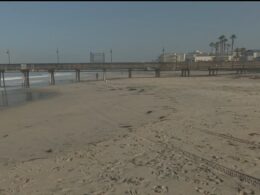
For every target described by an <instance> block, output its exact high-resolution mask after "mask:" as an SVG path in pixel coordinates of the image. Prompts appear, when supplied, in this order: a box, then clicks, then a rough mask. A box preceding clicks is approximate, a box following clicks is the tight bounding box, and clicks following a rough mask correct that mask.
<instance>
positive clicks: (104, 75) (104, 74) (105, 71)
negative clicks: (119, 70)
mask: <svg viewBox="0 0 260 195" xmlns="http://www.w3.org/2000/svg"><path fill="white" fill-rule="evenodd" d="M106 73H107V70H106V69H103V81H105V80H106V76H107V75H106Z"/></svg>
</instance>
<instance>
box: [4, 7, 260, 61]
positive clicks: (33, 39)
mask: <svg viewBox="0 0 260 195" xmlns="http://www.w3.org/2000/svg"><path fill="white" fill-rule="evenodd" d="M0 5H1V6H0V24H1V27H2V28H1V35H2V36H1V37H0V43H1V44H0V63H7V62H8V56H7V54H6V53H5V52H6V49H9V50H10V54H11V63H36V62H38V63H45V62H51V63H52V62H56V49H57V48H59V51H60V62H65V63H66V62H67V63H70V62H89V53H90V51H92V52H105V54H106V61H110V53H109V51H110V49H112V50H113V61H115V62H119V61H152V60H155V59H156V58H157V57H158V56H159V55H160V54H161V52H162V48H163V47H164V48H165V52H191V51H194V50H201V51H205V52H209V51H210V47H209V43H210V42H212V41H213V42H215V41H217V38H218V37H219V36H220V35H222V34H224V35H226V36H227V38H229V37H230V35H231V34H236V35H237V39H236V40H235V47H245V48H248V49H259V48H260V46H259V45H260V41H259V34H260V24H259V22H258V19H259V18H260V11H259V10H260V3H259V2H19V3H18V2H1V3H0Z"/></svg>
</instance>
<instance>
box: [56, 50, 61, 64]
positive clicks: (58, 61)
mask: <svg viewBox="0 0 260 195" xmlns="http://www.w3.org/2000/svg"><path fill="white" fill-rule="evenodd" d="M56 53H57V64H59V63H60V56H59V48H57V50H56Z"/></svg>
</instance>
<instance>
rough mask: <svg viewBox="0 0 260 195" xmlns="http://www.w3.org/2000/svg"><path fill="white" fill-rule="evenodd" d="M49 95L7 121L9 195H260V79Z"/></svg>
mask: <svg viewBox="0 0 260 195" xmlns="http://www.w3.org/2000/svg"><path fill="white" fill-rule="evenodd" d="M44 90H48V91H53V92H54V91H55V92H57V93H58V94H59V95H57V96H55V97H52V98H50V99H44V100H39V101H35V102H30V103H28V104H25V105H21V106H18V107H12V108H9V109H6V110H3V111H1V112H0V173H1V174H0V194H8V195H9V194H26V195H27V194H44V195H47V194H82V195H83V194H85V195H86V194H88V195H92V194H93V195H98V194H100V195H101V194H111V195H114V194H118V195H121V194H128V195H137V194H138V195H140V194H141V195H143V194H144V195H146V194H147V195H150V194H170V195H173V194H174V195H175V194H179V195H181V194H182V195H190V194H211V195H213V194H217V195H220V194H225V195H232V194H260V182H259V178H260V130H259V127H260V120H259V119H260V104H259V100H260V79H253V78H249V77H235V76H218V77H172V78H133V79H119V80H108V81H107V82H103V81H97V82H81V83H74V84H68V85H66V86H51V87H47V88H45V89H44ZM243 180H244V181H243Z"/></svg>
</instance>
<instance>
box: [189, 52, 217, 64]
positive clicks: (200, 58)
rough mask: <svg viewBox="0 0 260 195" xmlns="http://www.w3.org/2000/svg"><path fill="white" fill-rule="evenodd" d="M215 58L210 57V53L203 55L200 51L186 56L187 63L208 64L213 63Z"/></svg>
mask: <svg viewBox="0 0 260 195" xmlns="http://www.w3.org/2000/svg"><path fill="white" fill-rule="evenodd" d="M214 58H215V56H212V55H209V54H208V53H203V52H201V51H199V50H196V51H195V52H192V53H188V54H187V55H186V61H190V62H208V61H213V60H214Z"/></svg>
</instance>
